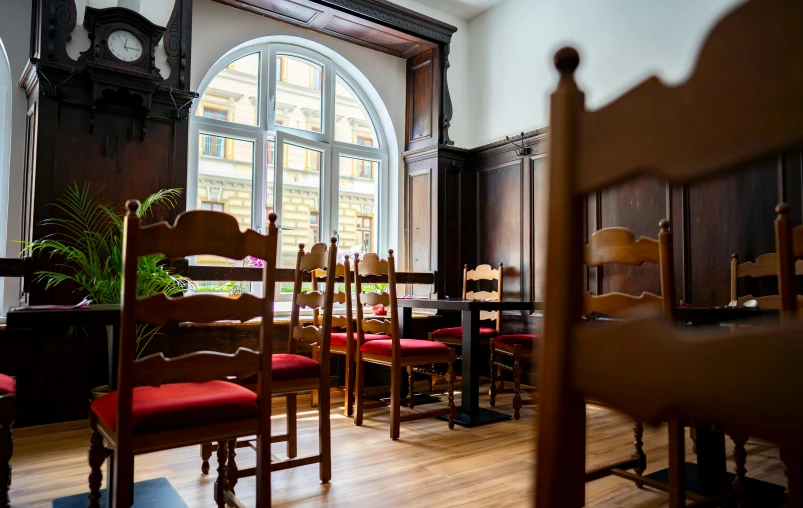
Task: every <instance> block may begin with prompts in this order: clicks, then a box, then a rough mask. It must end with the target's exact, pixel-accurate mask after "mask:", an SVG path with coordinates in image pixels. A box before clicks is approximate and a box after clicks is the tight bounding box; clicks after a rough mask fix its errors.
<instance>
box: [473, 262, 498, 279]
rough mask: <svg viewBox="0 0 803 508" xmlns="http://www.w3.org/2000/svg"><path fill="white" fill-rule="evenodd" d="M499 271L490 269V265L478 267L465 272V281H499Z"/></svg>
mask: <svg viewBox="0 0 803 508" xmlns="http://www.w3.org/2000/svg"><path fill="white" fill-rule="evenodd" d="M500 273H501V272H500V270H499V269H497V268H491V265H479V266H478V267H477V268H475V269H473V270H469V271H468V272H466V280H499V276H500Z"/></svg>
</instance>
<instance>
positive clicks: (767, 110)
mask: <svg viewBox="0 0 803 508" xmlns="http://www.w3.org/2000/svg"><path fill="white" fill-rule="evenodd" d="M802 15H803V4H801V3H800V2H797V1H795V0H766V1H765V0H760V1H757V2H755V1H753V2H747V3H746V4H745V5H743V6H741V7H740V8H738V9H736V10H734V11H733V12H732V13H730V14H729V15H728V16H726V17H725V18H724V19H723V20H722V21H721V22H720V23H718V24H717V26H716V27H715V28H714V29H713V30H712V31H711V32H710V33H709V34H708V38H707V40H706V42H705V43H704V44H703V47H702V49H701V51H700V53H699V57H698V60H697V65H696V66H695V69H694V71H693V73H692V74H691V77H690V78H689V79H688V80H687V81H686V82H685V83H682V84H680V85H671V86H668V85H665V84H663V83H662V82H661V81H660V80H659V79H658V78H656V77H652V78H649V79H647V80H646V81H644V82H643V83H641V84H640V85H638V86H636V87H635V88H633V89H632V90H630V91H629V92H628V93H626V94H625V95H623V96H621V97H620V98H618V99H617V100H615V101H613V102H611V103H610V104H608V105H607V106H604V107H602V108H600V109H597V110H595V111H592V112H588V111H583V112H582V121H581V122H580V123H579V125H578V131H577V143H578V144H577V154H578V164H577V173H576V174H575V178H574V182H575V188H574V190H575V192H576V193H577V194H584V193H588V192H591V191H595V190H597V189H601V188H604V187H606V186H609V185H612V184H614V183H616V182H619V181H622V180H625V179H627V178H630V177H633V176H635V175H637V174H640V173H644V172H655V173H658V174H659V175H660V176H662V177H664V178H666V179H667V180H669V181H671V182H680V183H682V182H688V181H691V180H698V179H701V178H704V177H707V176H711V175H713V174H714V173H716V172H720V171H723V170H727V169H732V168H734V167H736V166H737V165H738V164H739V163H741V162H744V161H748V160H753V159H757V158H760V157H761V156H764V155H768V154H771V153H776V152H779V151H781V150H783V149H784V148H787V147H790V146H792V145H794V144H795V143H798V142H799V141H800V139H803V122H800V111H803V95H801V94H800V93H799V90H800V89H801V88H803V73H801V72H800V69H799V56H800V54H801V53H803V40H801V39H800V37H799V34H798V30H797V27H796V25H795V24H794V23H789V20H790V19H795V20H797V19H800V16H802ZM747 33H749V34H750V36H749V37H746V36H745V34H747ZM746 62H749V64H747V63H746ZM734 83H738V84H739V88H740V89H742V90H750V93H740V94H739V95H738V97H737V96H736V93H733V92H731V93H728V92H726V91H730V90H732V89H733V87H734ZM736 103H738V106H737V104H736ZM624 118H627V121H626V122H624V121H622V119H624ZM691 118H693V119H694V121H689V119H691ZM746 118H755V119H756V121H755V122H753V121H745V119H746ZM759 121H760V122H761V135H756V128H757V127H756V122H759ZM613 126H615V128H614V127H613Z"/></svg>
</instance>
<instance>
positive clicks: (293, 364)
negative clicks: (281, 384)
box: [271, 353, 321, 381]
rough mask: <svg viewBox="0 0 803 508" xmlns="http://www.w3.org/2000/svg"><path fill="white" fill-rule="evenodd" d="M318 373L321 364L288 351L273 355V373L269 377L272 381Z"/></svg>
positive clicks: (308, 376)
mask: <svg viewBox="0 0 803 508" xmlns="http://www.w3.org/2000/svg"><path fill="white" fill-rule="evenodd" d="M320 375H321V365H320V364H319V363H318V362H316V361H315V360H313V359H312V358H307V357H306V356H302V355H294V354H290V353H279V354H275V355H273V375H272V376H271V379H272V380H274V381H292V380H293V379H305V378H310V377H318V376H320Z"/></svg>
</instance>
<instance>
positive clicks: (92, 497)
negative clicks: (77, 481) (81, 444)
mask: <svg viewBox="0 0 803 508" xmlns="http://www.w3.org/2000/svg"><path fill="white" fill-rule="evenodd" d="M107 455H108V453H107V451H106V447H105V446H104V445H103V436H102V435H101V433H100V432H98V431H97V430H94V431H92V437H91V438H90V439H89V469H90V471H89V508H100V486H101V484H102V483H103V462H105V461H106V457H107ZM109 481H111V478H110V479H109Z"/></svg>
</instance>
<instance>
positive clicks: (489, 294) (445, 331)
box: [429, 263, 504, 391]
mask: <svg viewBox="0 0 803 508" xmlns="http://www.w3.org/2000/svg"><path fill="white" fill-rule="evenodd" d="M503 279H504V270H503V265H502V263H499V266H498V267H497V268H492V267H491V265H479V266H477V268H475V269H473V270H469V269H468V265H463V300H482V301H492V302H499V301H501V300H502V280H503ZM484 280H487V281H492V282H496V289H495V290H492V291H484V290H482V288H481V287H480V283H481V281H484ZM470 281H473V282H474V284H475V286H476V288H475V289H476V291H475V290H471V291H469V289H468V287H469V282H470ZM480 321H484V322H485V323H487V324H488V325H490V326H481V327H480V344H482V345H485V346H487V345H488V344H490V342H491V339H493V338H494V337H496V336H497V335H499V332H500V331H501V325H502V312H501V311H496V310H493V311H481V312H480ZM429 340H435V341H438V342H443V343H444V344H448V345H449V346H451V347H454V348H459V347H462V346H463V327H462V326H453V327H449V328H439V329H438V330H435V331H434V332H430V333H429ZM456 358H457V359H458V360H462V359H463V358H462V356H460V355H457V356H456ZM432 370H433V371H434V370H435V366H434V365H433V366H432ZM439 377H444V376H441V375H440V374H436V375H433V376H432V377H431V378H430V391H434V390H435V381H436V380H437V379H438V378H439ZM458 377H459V376H458Z"/></svg>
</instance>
